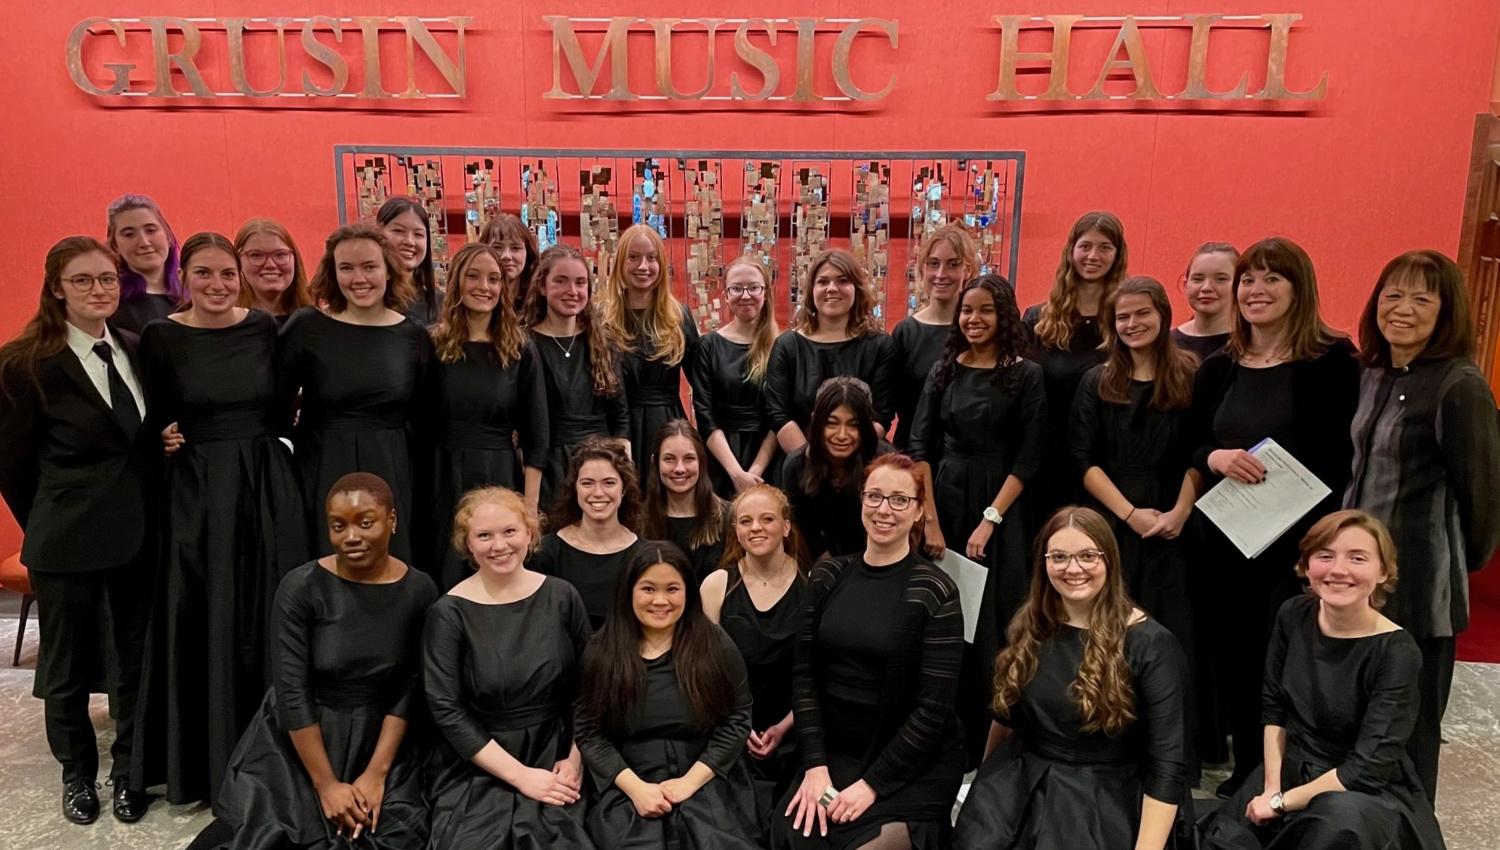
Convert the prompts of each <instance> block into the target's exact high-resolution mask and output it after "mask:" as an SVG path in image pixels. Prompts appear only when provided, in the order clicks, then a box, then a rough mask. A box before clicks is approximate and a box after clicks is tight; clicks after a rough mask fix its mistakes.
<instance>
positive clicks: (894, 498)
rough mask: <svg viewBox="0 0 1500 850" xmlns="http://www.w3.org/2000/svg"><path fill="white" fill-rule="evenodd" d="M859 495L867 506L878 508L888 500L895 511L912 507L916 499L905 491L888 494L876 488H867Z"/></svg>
mask: <svg viewBox="0 0 1500 850" xmlns="http://www.w3.org/2000/svg"><path fill="white" fill-rule="evenodd" d="M859 497H860V499H861V500H862V501H863V502H864V503H865V507H867V508H878V507H880V503H881V502H886V503H889V504H890V506H891V510H893V511H904V510H906V509H907V508H909V507H911V503H912V502H915V501H916V499H915V498H914V497H912V496H908V495H906V494H905V493H892V494H891V495H889V496H887V495H886V494H884V493H880V492H877V491H875V490H866V491H864V492H863V493H860V494H859Z"/></svg>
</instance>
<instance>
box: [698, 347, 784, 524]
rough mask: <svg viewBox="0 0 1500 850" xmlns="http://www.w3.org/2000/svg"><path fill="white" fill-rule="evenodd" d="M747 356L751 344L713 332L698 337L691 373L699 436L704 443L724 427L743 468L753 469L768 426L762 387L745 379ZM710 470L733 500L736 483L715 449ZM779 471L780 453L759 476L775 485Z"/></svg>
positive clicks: (717, 485)
mask: <svg viewBox="0 0 1500 850" xmlns="http://www.w3.org/2000/svg"><path fill="white" fill-rule="evenodd" d="M749 355H750V344H749V343H741V342H734V341H733V340H731V339H729V338H728V337H726V336H724V335H723V334H721V333H712V334H709V335H708V336H705V337H703V338H702V339H700V340H699V341H698V354H697V356H696V357H695V358H694V359H693V363H692V369H691V371H689V372H688V383H689V384H691V385H692V387H693V413H694V414H695V415H696V416H697V418H698V434H699V435H700V436H702V437H703V441H704V442H705V443H706V442H708V438H709V435H710V434H712V433H713V432H715V431H722V432H723V433H724V439H725V441H727V442H728V443H729V450H730V451H731V452H733V453H734V456H735V459H737V460H738V461H739V462H740V468H741V469H749V468H750V465H751V464H752V463H754V462H755V456H756V455H757V454H759V453H760V444H761V442H762V441H764V440H765V437H766V432H767V431H768V430H770V426H769V425H768V424H767V422H766V409H765V398H764V391H763V388H762V386H761V384H756V383H753V382H751V381H750V380H749V379H748V378H746V377H745V360H746V358H747V357H749ZM708 470H709V475H710V476H712V477H713V482H714V492H715V493H718V494H719V496H720V497H722V498H725V499H732V498H734V492H735V491H734V482H732V481H730V480H729V473H727V472H725V471H724V469H723V467H721V466H720V465H719V462H718V461H717V460H715V459H714V457H713V454H712V453H710V454H709V457H708ZM780 473H781V455H780V452H779V451H778V453H777V454H775V455H773V456H772V457H771V462H770V463H768V464H766V469H765V472H764V473H763V474H762V475H761V478H762V479H763V480H764V481H766V483H768V484H774V483H776V482H777V481H779V480H780Z"/></svg>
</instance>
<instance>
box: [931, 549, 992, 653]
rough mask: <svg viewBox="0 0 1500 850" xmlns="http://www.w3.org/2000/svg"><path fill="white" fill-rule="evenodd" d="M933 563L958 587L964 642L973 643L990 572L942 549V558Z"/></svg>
mask: <svg viewBox="0 0 1500 850" xmlns="http://www.w3.org/2000/svg"><path fill="white" fill-rule="evenodd" d="M934 563H936V564H937V566H938V568H939V569H941V570H942V571H943V572H945V573H947V574H948V578H951V579H953V583H954V584H956V585H958V605H959V607H960V608H962V609H963V612H964V641H965V642H967V643H973V642H974V629H975V627H976V626H978V625H979V603H980V602H981V601H983V599H984V580H985V579H986V578H988V577H989V574H990V571H989V570H987V569H985V568H984V567H982V566H980V565H979V564H976V563H974V562H973V561H971V560H969V559H968V558H965V557H964V556H963V555H960V554H958V553H957V552H955V551H953V550H952V549H944V550H943V556H942V557H941V558H938V559H937V561H935V562H934Z"/></svg>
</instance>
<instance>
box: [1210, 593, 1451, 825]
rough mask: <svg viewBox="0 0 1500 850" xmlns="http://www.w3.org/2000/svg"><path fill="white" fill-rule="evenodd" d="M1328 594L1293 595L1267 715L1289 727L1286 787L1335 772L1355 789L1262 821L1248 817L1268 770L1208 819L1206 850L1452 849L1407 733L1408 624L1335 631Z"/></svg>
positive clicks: (1273, 652)
mask: <svg viewBox="0 0 1500 850" xmlns="http://www.w3.org/2000/svg"><path fill="white" fill-rule="evenodd" d="M1320 604H1321V603H1319V601H1318V599H1317V598H1316V597H1313V596H1298V597H1294V598H1292V599H1289V600H1287V601H1286V604H1284V605H1282V606H1281V611H1280V613H1278V614H1277V617H1276V627H1275V630H1274V631H1273V633H1272V636H1271V646H1270V648H1269V649H1268V651H1267V653H1266V678H1265V692H1264V696H1263V707H1262V717H1263V719H1264V721H1265V724H1266V725H1267V726H1280V727H1282V728H1284V729H1285V730H1286V753H1285V755H1284V756H1283V757H1282V762H1281V790H1282V791H1283V792H1286V791H1290V790H1291V789H1293V788H1296V787H1298V786H1301V785H1305V784H1307V783H1308V782H1311V781H1312V780H1314V779H1317V778H1318V777H1319V776H1322V775H1323V774H1325V773H1327V772H1328V771H1330V770H1337V771H1338V774H1337V775H1338V778H1339V782H1340V783H1342V784H1343V786H1344V788H1345V789H1347V790H1345V791H1343V792H1329V793H1324V794H1319V795H1318V796H1317V797H1314V798H1313V800H1312V803H1311V804H1310V805H1308V807H1307V808H1305V809H1303V810H1301V811H1299V812H1291V813H1288V814H1287V815H1285V816H1283V817H1281V818H1278V819H1277V820H1276V821H1274V822H1273V823H1272V824H1271V825H1270V826H1267V827H1256V826H1254V825H1253V824H1251V823H1250V821H1249V820H1248V819H1247V818H1246V817H1245V815H1244V813H1245V807H1246V805H1248V804H1249V802H1250V800H1251V799H1252V798H1254V797H1255V796H1256V795H1257V794H1260V793H1261V792H1262V791H1264V789H1265V774H1264V770H1265V768H1264V766H1262V767H1257V768H1256V769H1255V772H1254V773H1253V774H1251V775H1250V778H1249V779H1247V780H1246V781H1245V784H1244V785H1243V786H1241V788H1240V790H1239V792H1238V793H1237V794H1235V795H1234V797H1232V798H1231V799H1230V800H1229V802H1227V803H1225V804H1224V805H1223V807H1222V808H1220V809H1219V811H1218V812H1217V813H1216V814H1215V815H1214V816H1213V817H1212V818H1210V819H1209V820H1208V824H1207V828H1206V829H1205V831H1204V835H1203V844H1202V846H1203V847H1204V848H1205V850H1221V849H1222V850H1261V848H1276V850H1335V849H1336V850H1384V849H1385V848H1397V847H1399V848H1401V850H1442V849H1443V847H1445V844H1444V842H1443V833H1442V830H1440V829H1439V828H1438V823H1437V819H1436V818H1435V817H1434V816H1433V813H1432V804H1431V803H1429V802H1428V801H1427V795H1426V793H1425V792H1424V791H1423V790H1422V783H1421V780H1419V779H1418V778H1417V769H1416V767H1415V766H1414V765H1413V764H1412V761H1411V757H1410V756H1409V755H1407V753H1406V739H1407V736H1409V735H1410V734H1411V730H1412V726H1413V725H1414V724H1415V722H1416V716H1417V705H1418V703H1419V701H1420V695H1419V694H1418V692H1417V691H1418V687H1419V685H1418V675H1417V674H1418V671H1419V669H1420V668H1421V666H1422V653H1421V650H1419V649H1418V648H1417V644H1416V641H1415V640H1414V639H1413V638H1412V637H1411V635H1409V634H1407V633H1406V632H1405V631H1404V630H1397V631H1392V632H1386V633H1384V634H1377V635H1371V636H1370V637H1363V638H1332V637H1328V636H1326V635H1324V634H1323V631H1322V629H1320V628H1319V627H1318V607H1319V605H1320Z"/></svg>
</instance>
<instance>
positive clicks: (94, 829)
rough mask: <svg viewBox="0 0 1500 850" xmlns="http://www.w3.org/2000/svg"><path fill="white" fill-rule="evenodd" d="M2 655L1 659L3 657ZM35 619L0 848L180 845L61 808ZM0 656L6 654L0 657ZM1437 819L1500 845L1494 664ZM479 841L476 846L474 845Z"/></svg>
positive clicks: (1455, 737)
mask: <svg viewBox="0 0 1500 850" xmlns="http://www.w3.org/2000/svg"><path fill="white" fill-rule="evenodd" d="M15 626H16V623H15V620H13V619H6V618H4V617H0V647H3V648H4V649H5V652H4V653H3V654H0V658H5V656H8V655H9V653H10V649H11V647H12V643H11V641H12V640H14V635H15ZM5 660H6V661H8V658H6V659H5ZM35 661H36V628H35V624H34V623H33V624H31V625H30V626H29V627H28V629H27V640H26V644H25V646H24V648H23V650H22V654H21V666H20V667H16V668H12V667H0V718H3V720H0V724H3V726H0V729H3V731H0V765H3V766H4V769H3V770H0V812H3V813H4V815H3V817H0V850H96V849H97V850H147V848H149V850H166V848H180V847H183V846H185V845H186V844H187V843H188V842H189V841H190V840H192V837H193V836H194V835H196V834H197V832H198V830H200V829H202V828H203V826H204V825H206V824H207V823H208V821H209V820H210V819H211V817H210V814H209V812H208V811H207V810H206V809H205V808H203V807H202V806H168V805H166V804H164V803H157V804H155V805H154V806H152V808H151V812H150V814H148V815H147V816H146V818H145V819H144V820H142V821H141V822H140V823H136V824H131V825H126V824H121V823H118V822H116V821H115V820H114V819H113V818H111V817H110V816H109V814H108V808H107V803H106V809H105V813H104V814H103V815H102V816H101V817H100V818H99V820H98V822H97V823H94V824H92V825H90V826H82V827H81V826H73V825H72V824H69V823H67V822H66V821H64V820H63V819H62V815H61V814H60V813H59V812H58V804H59V798H60V795H61V790H62V786H61V779H60V773H59V771H58V767H57V763H56V762H54V761H53V760H52V757H51V754H50V753H49V752H48V751H47V743H46V740H45V738H44V735H43V731H42V708H41V702H40V701H39V700H36V699H34V698H33V697H32V696H31V677H32V670H33V668H34V665H35ZM0 663H4V662H3V661H0ZM93 715H94V723H95V726H96V727H97V728H99V729H100V730H101V734H100V747H101V751H102V752H104V755H103V756H102V761H103V762H104V764H103V767H102V771H103V772H102V773H101V775H107V770H108V752H107V750H108V745H109V741H110V734H111V733H110V731H109V730H110V729H111V724H110V721H109V715H108V712H107V710H106V708H105V704H104V699H103V698H102V697H95V699H94V703H93ZM1444 732H1445V735H1446V737H1447V739H1448V745H1447V746H1446V747H1444V750H1443V767H1442V778H1441V779H1440V780H1439V786H1438V787H1439V796H1438V818H1439V820H1440V821H1441V822H1442V825H1443V832H1444V835H1445V837H1446V838H1447V841H1448V847H1449V850H1494V849H1495V848H1497V847H1500V665H1494V664H1460V665H1458V669H1457V670H1456V671H1455V673H1454V677H1453V697H1452V702H1451V704H1450V706H1449V709H1448V718H1447V723H1446V726H1445V729H1444ZM476 850H477V848H476Z"/></svg>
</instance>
